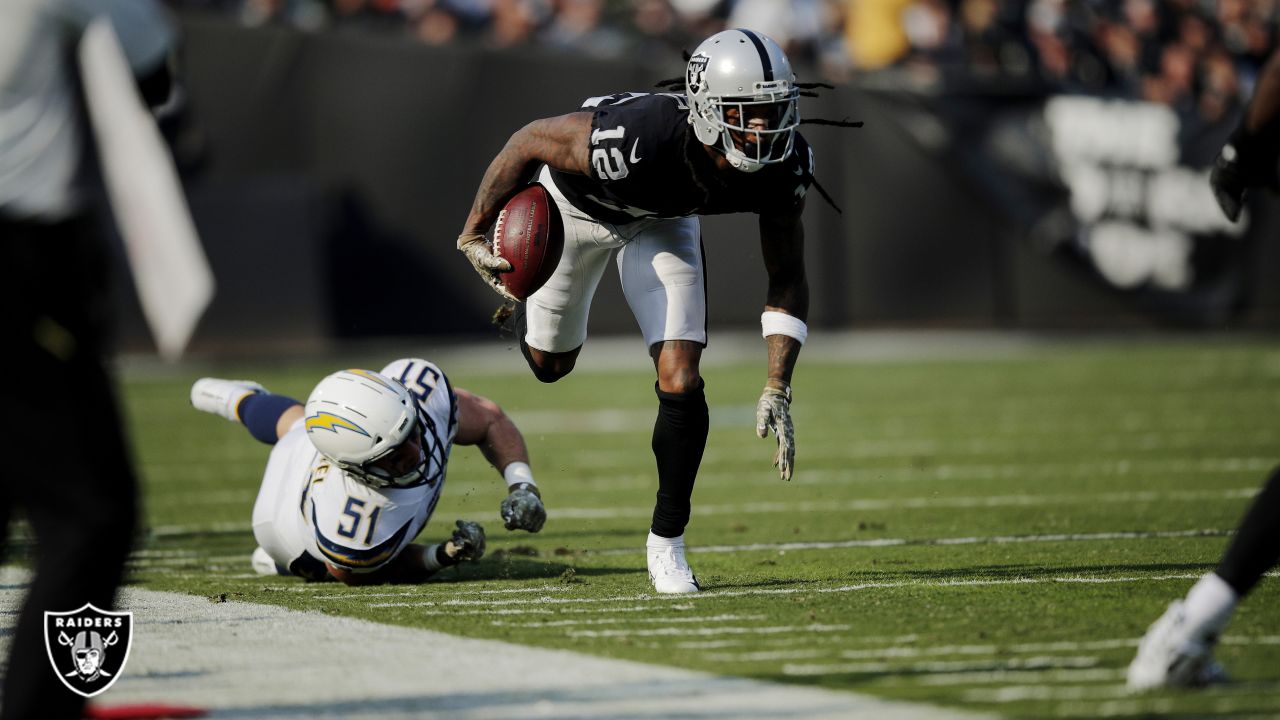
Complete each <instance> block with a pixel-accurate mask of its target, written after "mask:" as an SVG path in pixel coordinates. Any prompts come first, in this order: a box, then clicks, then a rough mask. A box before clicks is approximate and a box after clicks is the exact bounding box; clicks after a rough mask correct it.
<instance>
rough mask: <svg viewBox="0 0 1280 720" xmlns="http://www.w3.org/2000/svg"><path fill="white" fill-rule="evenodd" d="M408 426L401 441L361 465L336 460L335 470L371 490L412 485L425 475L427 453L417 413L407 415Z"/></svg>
mask: <svg viewBox="0 0 1280 720" xmlns="http://www.w3.org/2000/svg"><path fill="white" fill-rule="evenodd" d="M410 417H411V418H412V419H411V423H412V425H411V426H410V428H409V430H408V434H407V435H406V436H405V439H404V440H402V441H401V442H400V444H399V445H393V446H391V447H389V448H387V449H386V450H384V451H382V452H381V453H379V454H378V455H376V456H374V457H371V458H369V459H368V460H365V461H364V462H362V463H352V462H341V461H338V467H340V468H342V469H343V470H346V471H347V472H349V473H351V474H352V475H353V476H355V478H356V479H357V480H359V481H360V482H362V483H364V484H365V485H368V486H369V487H373V488H379V489H382V488H397V487H408V486H410V485H414V484H416V483H418V482H419V481H421V480H422V478H424V477H426V476H427V453H426V449H425V448H424V447H423V442H422V433H421V432H420V430H419V428H418V427H417V414H416V413H413V414H412V415H411V416H410Z"/></svg>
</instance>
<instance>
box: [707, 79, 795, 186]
mask: <svg viewBox="0 0 1280 720" xmlns="http://www.w3.org/2000/svg"><path fill="white" fill-rule="evenodd" d="M765 86H776V87H772V88H770V87H765ZM756 91H757V92H756V94H754V95H751V96H746V97H709V98H707V100H706V105H705V107H706V115H705V116H706V118H707V120H708V121H709V122H710V123H711V124H713V125H715V126H718V127H719V129H720V137H719V141H718V143H717V144H716V145H715V147H716V149H718V150H719V151H720V152H722V153H724V155H725V157H726V158H728V160H729V164H730V165H732V166H733V167H735V168H737V169H738V170H742V171H744V172H755V171H757V170H759V169H761V168H763V167H764V166H765V165H773V164H775V163H780V162H783V161H784V160H786V159H787V158H788V157H790V156H791V150H792V148H793V147H794V145H795V135H796V127H797V126H798V125H799V124H800V117H799V116H800V113H799V109H798V107H797V105H798V103H797V101H798V100H799V97H800V91H799V90H798V89H797V88H795V87H793V86H792V85H791V83H790V82H788V81H786V80H776V81H773V82H769V83H757V87H756ZM708 144H710V143H708Z"/></svg>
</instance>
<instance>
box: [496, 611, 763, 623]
mask: <svg viewBox="0 0 1280 720" xmlns="http://www.w3.org/2000/svg"><path fill="white" fill-rule="evenodd" d="M648 609H649V610H652V609H653V608H648ZM765 617H766V616H764V615H687V616H686V615H680V616H676V617H660V618H594V619H590V620H555V621H552V622H536V621H535V622H507V621H506V620H491V621H489V624H490V625H497V626H505V627H519V628H548V627H573V626H576V625H613V624H616V623H620V622H633V623H695V622H699V623H701V622H729V621H732V620H764V619H765Z"/></svg>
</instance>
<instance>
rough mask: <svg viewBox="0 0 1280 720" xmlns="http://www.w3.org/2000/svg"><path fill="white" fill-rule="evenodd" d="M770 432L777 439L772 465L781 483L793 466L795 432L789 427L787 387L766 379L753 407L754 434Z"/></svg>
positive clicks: (764, 435)
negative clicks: (754, 418) (754, 415)
mask: <svg viewBox="0 0 1280 720" xmlns="http://www.w3.org/2000/svg"><path fill="white" fill-rule="evenodd" d="M779 386H780V387H779ZM770 430H772V431H773V434H774V437H776V438H777V439H778V452H777V453H776V454H775V455H774V456H773V466H774V467H776V468H778V474H779V475H781V476H782V479H783V480H787V481H790V480H791V472H792V471H793V470H794V469H795V464H796V429H795V426H794V425H792V424H791V386H790V385H788V384H786V383H784V382H782V381H781V380H770V381H769V384H767V385H765V386H764V394H762V395H761V396H760V402H759V403H757V404H756V435H757V436H758V437H762V438H766V437H769V431H770Z"/></svg>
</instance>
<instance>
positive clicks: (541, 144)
mask: <svg viewBox="0 0 1280 720" xmlns="http://www.w3.org/2000/svg"><path fill="white" fill-rule="evenodd" d="M590 137H591V113H589V112H575V113H569V114H568V115H561V116H559V117H551V118H544V119H542V120H534V121H533V122H531V123H529V124H528V125H525V126H524V127H522V128H520V129H519V130H517V131H516V133H515V134H514V135H512V136H511V139H509V140H507V144H506V146H504V147H503V148H502V151H501V152H499V153H498V156H497V157H495V158H494V159H493V162H491V163H489V169H488V170H486V171H485V173H484V179H482V180H481V181H480V189H479V190H477V191H476V198H475V201H474V202H472V204H471V214H469V215H468V216H467V224H466V225H465V226H464V227H463V229H462V233H463V235H471V234H483V233H486V232H488V230H489V228H490V227H492V226H493V223H494V221H495V220H497V219H498V211H500V210H501V209H502V204H503V203H504V202H505V201H506V199H507V198H509V197H510V196H511V195H513V194H514V193H515V192H516V190H518V189H519V187H520V184H521V182H523V181H524V180H525V179H526V178H528V177H529V173H530V172H531V171H532V170H533V166H535V165H537V164H539V163H546V164H547V165H550V166H551V167H552V168H553V169H555V170H560V171H563V172H569V173H577V174H579V175H586V174H587V173H588V172H589V170H590V168H591V163H590V161H589V153H588V152H587V146H588V142H589V140H590Z"/></svg>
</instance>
